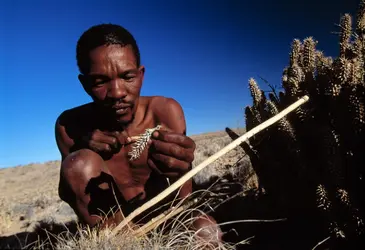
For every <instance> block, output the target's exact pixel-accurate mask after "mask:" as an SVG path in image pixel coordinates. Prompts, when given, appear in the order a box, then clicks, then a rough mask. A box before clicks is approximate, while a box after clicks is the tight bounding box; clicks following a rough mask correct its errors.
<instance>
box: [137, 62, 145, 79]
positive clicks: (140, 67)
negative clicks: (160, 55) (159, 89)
mask: <svg viewBox="0 0 365 250" xmlns="http://www.w3.org/2000/svg"><path fill="white" fill-rule="evenodd" d="M139 71H140V72H141V73H140V74H141V80H142V81H143V79H144V73H145V72H146V68H145V67H144V66H143V65H141V66H139Z"/></svg>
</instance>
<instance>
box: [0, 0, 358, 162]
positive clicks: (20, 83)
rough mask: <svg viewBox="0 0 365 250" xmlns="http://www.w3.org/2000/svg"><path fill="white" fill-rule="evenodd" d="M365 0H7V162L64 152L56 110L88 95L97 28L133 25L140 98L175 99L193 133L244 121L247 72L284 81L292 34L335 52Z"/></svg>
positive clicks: (0, 104) (1, 16)
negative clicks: (84, 56) (347, 16)
mask: <svg viewBox="0 0 365 250" xmlns="http://www.w3.org/2000/svg"><path fill="white" fill-rule="evenodd" d="M246 2H247V3H246ZM248 2H250V3H248ZM288 2H289V1H288ZM208 3H209V4H208ZM358 3H359V1H358V0H357V1H356V0H342V1H340V0H338V1H330V0H317V1H313V0H308V1H291V2H289V3H286V1H282V0H276V1H264V0H262V1H243V0H242V1H238V0H236V1H234V0H220V1H218V0H217V1H215V0H210V1H205V0H196V1H192V0H187V1H172V0H171V1H167V0H166V1H159V0H157V1H152V0H151V1H147V0H145V1H142V0H140V1H121V0H120V1H106V0H104V1H92V0H89V1H76V0H73V1H50V0H48V1H36V0H35V1H25V0H24V1H16V0H11V1H10V0H3V1H1V3H0V37H1V38H0V53H1V60H0V66H1V67H0V84H1V90H0V116H1V120H0V168H1V167H8V166H15V165H18V164H27V163H30V162H44V161H48V160H56V159H59V158H60V156H59V153H58V150H57V147H56V143H55V139H54V123H55V120H56V118H57V116H58V115H59V114H60V113H61V112H62V111H63V110H65V109H69V108H72V107H74V106H77V105H80V104H84V103H87V102H89V101H90V98H89V97H88V96H87V95H86V93H84V91H83V89H82V87H81V85H80V83H79V82H78V79H77V75H78V69H77V66H76V60H75V58H76V55H75V47H76V42H77V39H78V38H79V36H80V35H81V34H82V32H84V31H85V30H86V29H88V28H89V27H90V26H92V25H95V24H99V23H117V24H120V25H122V26H124V27H125V28H127V29H128V30H129V31H131V33H132V34H133V35H134V36H135V38H136V40H137V43H138V45H139V46H140V50H141V59H142V63H143V64H144V65H145V66H146V75H145V81H144V85H143V87H142V95H164V96H169V97H173V98H175V99H176V100H178V101H179V102H180V103H181V105H182V106H183V108H184V111H185V115H186V120H187V126H188V131H187V132H188V134H189V135H191V134H197V133H202V132H209V131H217V130H223V129H224V128H225V127H226V126H229V127H237V126H244V116H243V111H242V110H243V108H244V107H245V106H246V105H249V104H250V103H251V98H250V96H249V93H248V87H247V82H248V79H249V78H250V77H254V78H257V79H258V75H261V76H262V77H264V78H266V79H267V80H268V81H269V82H270V83H272V84H280V78H281V74H282V70H283V68H284V67H285V66H286V65H287V63H288V54H289V50H290V43H291V41H292V40H293V39H294V38H299V39H304V38H305V37H307V36H314V38H315V39H317V40H319V45H318V48H319V49H321V50H324V51H325V53H326V54H327V55H332V56H335V55H337V48H338V40H337V36H336V35H335V34H333V33H331V32H337V31H338V27H337V26H336V24H338V22H339V18H340V15H341V14H344V13H352V14H353V13H354V12H355V11H356V8H357V5H358ZM259 83H261V85H262V86H263V85H264V83H263V82H260V81H259Z"/></svg>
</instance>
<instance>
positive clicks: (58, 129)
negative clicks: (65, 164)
mask: <svg viewBox="0 0 365 250" xmlns="http://www.w3.org/2000/svg"><path fill="white" fill-rule="evenodd" d="M63 116H64V113H62V114H61V115H60V116H59V117H58V118H57V120H56V124H55V138H56V143H57V147H58V150H59V151H60V153H61V158H62V161H63V160H64V159H65V158H66V157H67V155H68V154H69V153H70V148H71V147H72V145H73V144H74V141H73V140H72V139H71V138H70V137H69V136H68V135H67V133H66V128H65V126H64V124H63V122H61V121H62V120H63V118H64V117H63Z"/></svg>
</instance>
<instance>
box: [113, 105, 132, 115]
mask: <svg viewBox="0 0 365 250" xmlns="http://www.w3.org/2000/svg"><path fill="white" fill-rule="evenodd" d="M128 109H129V107H125V108H117V109H115V113H116V114H117V115H124V114H125V113H127V111H128Z"/></svg>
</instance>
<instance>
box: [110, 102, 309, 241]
mask: <svg viewBox="0 0 365 250" xmlns="http://www.w3.org/2000/svg"><path fill="white" fill-rule="evenodd" d="M308 100H309V97H308V96H307V95H305V96H303V97H302V98H300V99H299V100H297V101H296V102H295V103H293V104H291V105H290V106H288V107H287V108H286V109H284V110H282V111H281V112H280V113H278V114H277V115H275V116H273V117H271V118H270V119H268V120H266V121H265V122H263V123H261V124H260V125H258V126H256V127H254V128H253V129H251V130H250V131H247V132H246V133H245V134H243V135H242V136H240V137H239V138H237V139H236V140H234V141H232V142H231V143H230V144H228V145H227V146H225V147H224V148H222V149H221V150H219V151H218V152H217V153H215V154H213V155H212V156H210V157H209V158H207V159H205V160H204V161H203V162H202V163H200V164H199V165H198V166H196V167H194V168H193V169H192V170H190V171H189V172H187V173H186V174H185V175H183V176H182V177H180V179H178V180H177V181H176V182H174V183H173V184H171V186H169V187H168V188H166V189H165V190H164V191H162V192H161V193H160V194H158V195H157V196H155V197H154V198H152V199H151V200H149V201H148V202H146V203H145V204H143V205H142V206H140V207H139V208H137V209H135V210H134V211H133V212H131V213H130V214H129V215H128V216H127V217H126V218H125V219H124V220H123V221H122V222H121V223H119V225H118V226H116V227H115V228H114V229H113V230H112V232H111V236H114V235H116V234H117V233H118V232H119V231H120V230H121V229H122V228H123V227H124V226H126V225H127V224H128V223H129V222H130V221H132V220H133V219H134V218H135V217H136V216H138V215H140V214H141V213H143V212H144V211H145V210H147V209H149V208H151V207H152V206H154V205H156V204H157V203H158V202H160V201H161V200H162V199H164V198H166V197H167V196H168V195H170V194H171V193H172V192H174V191H175V190H177V189H178V188H179V187H180V186H182V185H183V184H184V183H185V182H186V181H188V180H189V179H191V178H192V177H194V175H196V174H197V173H198V172H199V171H201V170H202V169H204V168H205V167H207V166H208V165H209V164H211V163H213V162H214V161H216V160H217V159H219V158H220V157H222V156H223V155H225V154H227V153H228V152H230V151H231V150H232V149H234V148H236V147H238V146H239V145H240V144H241V143H242V142H244V141H246V140H247V139H249V138H251V137H252V136H254V135H255V134H257V133H259V132H260V131H262V130H264V129H266V128H267V127H269V126H271V125H273V124H274V123H276V122H277V121H279V120H280V119H281V118H283V117H284V116H286V115H287V114H289V113H290V112H292V111H294V110H295V109H296V108H298V107H299V106H301V105H303V104H304V103H306V102H307V101H308Z"/></svg>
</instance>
